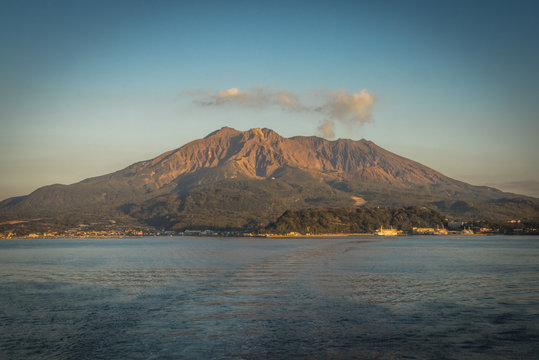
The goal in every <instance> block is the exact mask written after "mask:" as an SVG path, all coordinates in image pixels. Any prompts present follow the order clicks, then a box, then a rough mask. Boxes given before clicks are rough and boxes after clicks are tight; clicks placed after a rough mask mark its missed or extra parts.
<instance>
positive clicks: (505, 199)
mask: <svg viewBox="0 0 539 360" xmlns="http://www.w3.org/2000/svg"><path fill="white" fill-rule="evenodd" d="M354 205H356V206H359V205H363V206H378V205H383V206H412V205H424V206H428V207H431V208H433V209H436V210H438V211H441V212H442V213H444V214H446V215H449V216H468V217H472V218H478V217H497V218H515V217H527V218H537V217H538V214H539V206H538V200H537V199H535V198H530V197H524V196H518V195H514V194H508V193H503V192H501V191H499V190H496V189H493V188H489V187H478V186H472V185H469V184H466V183H463V182H460V181H457V180H454V179H451V178H449V177H447V176H444V175H442V174H441V173H439V172H437V171H435V170H432V169H430V168H428V167H426V166H424V165H421V164H419V163H417V162H415V161H412V160H410V159H407V158H404V157H401V156H399V155H396V154H394V153H391V152H389V151H387V150H384V149H382V148H381V147H379V146H377V145H376V144H374V143H373V142H371V141H367V140H359V141H353V140H344V139H339V140H336V141H328V140H325V139H322V138H318V137H314V136H311V137H303V136H297V137H292V138H284V137H281V136H280V135H279V134H277V133H276V132H274V131H273V130H270V129H258V128H257V129H251V130H248V131H245V132H242V131H238V130H235V129H232V128H228V127H224V128H222V129H220V130H218V131H215V132H213V133H211V134H209V135H208V136H206V137H205V138H203V139H199V140H195V141H192V142H190V143H188V144H186V145H184V146H182V147H180V148H178V149H176V150H172V151H169V152H167V153H164V154H162V155H160V156H158V157H156V158H154V159H151V160H148V161H142V162H138V163H135V164H133V165H131V166H129V167H127V168H125V169H123V170H120V171H117V172H114V173H111V174H107V175H103V176H99V177H95V178H89V179H86V180H84V181H81V182H79V183H76V184H72V185H50V186H45V187H42V188H40V189H38V190H36V191H34V192H33V193H31V194H29V195H27V196H21V197H17V198H11V199H7V200H4V201H2V202H0V218H1V219H4V220H5V219H7V220H12V219H20V218H29V217H56V218H62V219H68V218H70V217H71V218H77V219H79V218H81V217H84V216H87V217H90V218H91V216H94V214H97V213H98V214H100V215H101V216H109V217H111V218H115V217H119V216H121V217H129V218H131V219H133V220H134V221H138V222H142V223H147V224H151V225H155V226H161V227H166V228H175V229H183V228H189V227H191V228H192V227H206V228H245V227H256V226H260V225H264V224H267V223H268V222H269V221H271V220H274V219H275V218H276V217H277V216H279V215H280V214H281V213H282V212H283V211H285V210H287V209H298V208H307V207H338V206H354Z"/></svg>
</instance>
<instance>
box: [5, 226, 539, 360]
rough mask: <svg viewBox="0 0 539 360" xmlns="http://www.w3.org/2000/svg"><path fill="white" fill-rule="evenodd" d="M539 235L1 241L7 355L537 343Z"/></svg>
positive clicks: (434, 355) (512, 352)
mask: <svg viewBox="0 0 539 360" xmlns="http://www.w3.org/2000/svg"><path fill="white" fill-rule="evenodd" d="M538 357H539V237H537V236H535V237H532V236H530V237H526V236H520V237H508V236H489V237H434V236H432V237H431V236H422V237H398V238H381V237H355V238H354V237H351V238H314V239H308V238H295V239H249V238H203V237H172V238H163V237H155V238H135V239H53V240H5V241H0V359H537V358H538Z"/></svg>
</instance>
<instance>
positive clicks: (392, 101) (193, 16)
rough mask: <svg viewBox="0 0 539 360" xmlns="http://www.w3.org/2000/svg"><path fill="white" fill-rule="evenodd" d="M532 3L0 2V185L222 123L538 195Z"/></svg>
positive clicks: (178, 141)
mask: <svg viewBox="0 0 539 360" xmlns="http://www.w3.org/2000/svg"><path fill="white" fill-rule="evenodd" d="M538 10H539V5H537V4H536V3H534V2H529V1H515V2H511V3H507V2H503V1H497V0H494V1H489V2H488V4H485V3H481V2H469V1H453V2H429V1H416V0H414V1H411V2H400V1H380V2H375V3H373V2H362V1H359V2H349V1H335V2H331V3H328V2H318V1H309V2H307V1H305V2H303V1H298V2H292V3H291V2H281V1H276V2H253V1H238V2H232V3H228V2H227V3H223V2H218V1H204V2H196V3H195V2H166V1H165V2H158V3H151V2H150V3H149V2H145V1H136V0H134V1H130V2H127V3H124V2H114V3H109V2H105V1H92V2H71V1H62V0H61V1H55V2H52V3H50V2H32V4H31V6H28V4H25V3H21V2H19V1H11V0H8V1H3V2H1V3H0V20H1V21H0V44H1V45H2V57H1V59H0V154H1V155H0V169H1V173H2V176H1V177H0V200H3V199H5V198H8V197H12V196H18V195H26V194H28V193H30V192H32V191H34V190H36V189H37V188H39V187H41V186H45V185H49V184H54V183H63V184H70V183H75V182H78V181H81V180H83V179H85V178H88V177H93V176H99V175H103V174H107V173H110V172H113V171H116V170H120V169H122V168H125V167H126V166H129V165H130V164H132V163H134V162H137V161H142V160H148V159H151V158H154V157H156V156H158V155H160V154H161V153H163V152H166V151H168V150H172V149H176V148H178V147H180V146H182V145H184V144H186V143H187V142H189V141H192V140H195V139H198V138H202V137H204V136H206V135H207V134H209V133H211V132H213V131H215V130H217V129H219V128H221V127H223V126H230V127H233V128H236V129H238V130H248V129H250V128H257V127H258V128H263V127H267V128H271V129H273V130H275V131H276V132H277V133H279V134H280V135H282V136H285V137H291V136H296V135H306V136H311V135H319V136H323V137H326V138H328V139H334V138H351V139H354V140H359V139H361V138H365V139H368V140H371V141H373V142H375V143H376V144H377V145H379V146H381V147H383V148H385V149H387V150H389V151H392V152H394V153H397V154H399V155H401V156H405V157H407V158H410V159H412V160H415V161H418V162H420V163H422V164H424V165H426V166H429V167H431V168H433V169H435V170H437V171H440V172H441V173H443V174H444V175H447V176H450V177H452V178H455V179H458V180H462V181H466V182H469V183H472V184H475V185H489V186H494V187H497V188H500V189H502V190H507V191H511V192H517V193H522V194H527V195H531V196H536V197H539V156H538V155H539V142H538V141H537V136H538V135H539V121H538V118H537V114H539V102H538V101H537V99H539V70H537V64H539V47H537V45H536V42H537V38H538V37H539V23H538V22H537V21H536V18H535V14H536V13H537V11H538ZM276 24H279V26H278V27H276V26H275V25H276Z"/></svg>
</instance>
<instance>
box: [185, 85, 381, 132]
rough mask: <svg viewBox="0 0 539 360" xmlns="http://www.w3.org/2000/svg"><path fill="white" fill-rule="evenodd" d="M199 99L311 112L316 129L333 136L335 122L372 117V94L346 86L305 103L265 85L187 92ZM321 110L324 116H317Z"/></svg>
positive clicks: (207, 103)
mask: <svg viewBox="0 0 539 360" xmlns="http://www.w3.org/2000/svg"><path fill="white" fill-rule="evenodd" d="M189 94H190V95H191V96H195V97H197V98H198V99H196V100H195V102H196V103H197V104H199V105H202V106H225V105H235V106H244V107H251V108H267V107H270V106H276V107H279V108H281V109H282V110H284V111H292V112H302V113H305V114H309V113H310V114H312V115H313V116H315V117H316V118H317V120H318V121H319V125H318V127H317V132H318V134H320V135H321V136H323V137H325V138H334V137H335V126H336V124H337V123H338V122H340V123H343V124H346V125H353V124H360V125H362V124H364V123H367V122H370V121H371V119H372V110H373V106H374V101H375V98H374V96H373V95H372V94H370V93H368V92H367V90H366V89H362V90H361V91H359V92H357V93H352V94H350V93H348V92H346V91H345V90H320V91H317V95H318V96H316V97H315V98H317V99H318V104H316V103H315V104H309V105H306V104H304V103H303V102H302V100H301V99H300V97H299V96H298V95H297V94H296V93H295V92H293V91H289V90H271V89H269V88H266V87H255V88H252V89H249V90H246V91H242V90H240V89H238V88H230V89H227V90H221V91H218V92H216V93H209V94H208V93H204V92H200V91H197V92H194V91H193V92H189ZM320 114H322V115H323V116H324V118H325V119H324V120H323V121H322V120H320V118H319V117H320Z"/></svg>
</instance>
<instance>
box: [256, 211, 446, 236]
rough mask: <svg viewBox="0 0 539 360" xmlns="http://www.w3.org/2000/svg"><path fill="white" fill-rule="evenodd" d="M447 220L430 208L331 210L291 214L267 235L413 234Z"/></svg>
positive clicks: (289, 212) (269, 229)
mask: <svg viewBox="0 0 539 360" xmlns="http://www.w3.org/2000/svg"><path fill="white" fill-rule="evenodd" d="M443 224H444V216H442V215H441V214H440V213H438V212H436V211H433V210H430V209H428V208H426V207H418V206H412V207H407V208H331V209H321V208H315V209H303V210H289V211H286V212H285V213H284V214H283V215H281V216H280V217H279V218H278V219H277V221H275V222H274V223H271V224H270V225H268V226H267V227H266V228H265V229H264V232H266V233H271V234H286V233H290V232H298V233H301V234H339V233H372V232H374V231H375V230H376V229H377V228H380V226H384V227H386V228H389V227H393V228H395V229H398V230H403V231H409V230H411V229H412V227H414V226H416V227H433V228H435V227H441V226H443Z"/></svg>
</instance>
